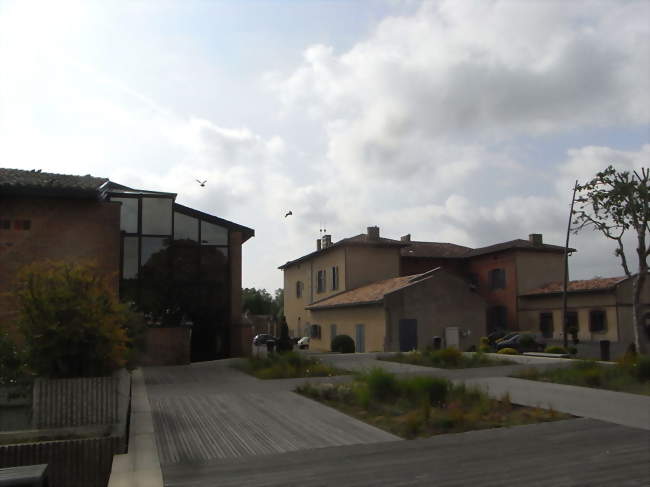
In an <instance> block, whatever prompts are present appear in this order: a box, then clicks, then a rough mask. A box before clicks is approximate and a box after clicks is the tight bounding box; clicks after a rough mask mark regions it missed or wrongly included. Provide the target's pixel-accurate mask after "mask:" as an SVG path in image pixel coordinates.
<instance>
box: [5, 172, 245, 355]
mask: <svg viewBox="0 0 650 487" xmlns="http://www.w3.org/2000/svg"><path fill="white" fill-rule="evenodd" d="M175 200H176V194H175V193H164V192H157V191H147V190H138V189H133V188H129V187H126V186H123V185H120V184H117V183H114V182H112V181H109V180H108V179H105V178H97V177H92V176H71V175H61V174H51V173H43V172H40V171H23V170H18V169H2V168H0V327H5V328H7V327H9V326H10V324H11V321H12V319H13V317H14V316H15V309H13V308H12V303H11V301H10V298H9V297H8V295H7V292H8V291H9V290H10V289H11V286H12V281H13V279H14V276H15V275H16V273H17V272H18V271H19V270H20V268H22V267H23V266H24V265H26V264H29V263H31V262H34V261H36V260H41V259H42V260H45V259H50V260H73V261H75V262H79V261H89V262H93V263H94V264H95V265H97V266H98V268H99V270H100V271H101V272H102V273H103V274H104V276H105V277H106V278H107V279H108V281H109V283H110V286H111V288H112V289H113V290H114V292H115V293H116V294H119V296H120V298H121V299H123V300H127V301H132V302H135V303H136V304H137V305H138V307H139V308H140V309H142V310H143V311H145V312H147V313H148V315H149V316H150V319H151V320H152V321H153V322H155V323H156V324H159V325H165V326H167V325H171V326H173V325H178V324H179V322H180V321H183V322H184V323H185V324H189V323H191V324H193V326H192V338H191V341H192V344H191V358H192V360H208V359H212V358H217V357H224V356H230V355H238V354H241V353H242V352H243V351H245V350H247V349H248V347H247V344H248V341H249V339H250V337H249V336H248V335H250V333H249V332H250V330H247V328H246V327H244V326H242V323H241V314H240V309H241V246H242V244H243V243H244V242H245V241H246V240H248V239H249V238H251V237H252V236H253V235H254V231H253V230H252V229H250V228H248V227H245V226H242V225H238V224H236V223H233V222H231V221H228V220H224V219H222V218H219V217H216V216H214V215H210V214H207V213H203V212H200V211H197V210H194V209H192V208H189V207H186V206H183V205H180V204H178V203H176V201H175ZM165 345H169V346H172V345H173V344H166V343H157V344H156V346H157V347H162V348H161V350H162V349H164V346H165ZM172 348H173V347H172ZM161 353H162V351H161Z"/></svg>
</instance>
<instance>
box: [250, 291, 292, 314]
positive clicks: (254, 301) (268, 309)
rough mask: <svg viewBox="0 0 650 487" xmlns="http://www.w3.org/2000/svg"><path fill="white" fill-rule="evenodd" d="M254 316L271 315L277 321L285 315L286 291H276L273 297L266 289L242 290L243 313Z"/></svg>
mask: <svg viewBox="0 0 650 487" xmlns="http://www.w3.org/2000/svg"><path fill="white" fill-rule="evenodd" d="M246 310H248V312H249V313H251V314H254V315H270V316H273V317H275V318H277V319H280V317H281V316H282V315H283V314H284V290H283V289H276V290H275V293H274V295H273V296H271V294H270V293H269V292H268V291H267V290H266V289H255V288H254V287H251V288H244V289H242V311H244V312H245V311H246Z"/></svg>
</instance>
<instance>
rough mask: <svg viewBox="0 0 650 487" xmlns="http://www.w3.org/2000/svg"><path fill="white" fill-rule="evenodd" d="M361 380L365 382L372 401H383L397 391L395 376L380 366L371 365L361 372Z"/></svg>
mask: <svg viewBox="0 0 650 487" xmlns="http://www.w3.org/2000/svg"><path fill="white" fill-rule="evenodd" d="M361 380H362V381H363V382H365V383H366V384H367V386H368V393H369V394H370V400H372V401H385V400H388V399H390V398H394V397H395V396H397V395H398V393H399V390H398V387H397V380H396V379H395V376H394V375H393V374H391V373H390V372H386V371H385V370H384V369H382V368H380V367H373V368H372V369H370V371H368V372H367V373H365V374H362V378H361Z"/></svg>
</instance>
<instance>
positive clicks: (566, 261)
mask: <svg viewBox="0 0 650 487" xmlns="http://www.w3.org/2000/svg"><path fill="white" fill-rule="evenodd" d="M577 189H578V180H577V179H576V183H575V184H574V185H573V197H572V198H571V211H570V212H569V223H568V225H567V228H566V243H565V244H564V287H563V290H562V323H563V327H562V332H563V335H564V348H565V349H566V348H567V347H568V346H569V337H568V334H567V331H568V328H569V327H568V323H567V314H566V301H567V287H568V286H569V235H570V234H571V220H573V205H574V203H575V202H576V191H577Z"/></svg>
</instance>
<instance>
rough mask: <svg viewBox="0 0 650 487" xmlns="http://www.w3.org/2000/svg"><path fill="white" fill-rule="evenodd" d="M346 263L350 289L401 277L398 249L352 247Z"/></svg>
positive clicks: (349, 248) (348, 250) (347, 280)
mask: <svg viewBox="0 0 650 487" xmlns="http://www.w3.org/2000/svg"><path fill="white" fill-rule="evenodd" d="M346 261H347V269H348V273H347V275H346V282H347V288H348V289H355V288H357V287H359V286H363V285H365V284H370V283H371V282H375V281H381V280H382V279H389V278H391V277H397V276H399V265H400V264H399V263H400V253H399V248H396V247H362V246H351V247H348V248H347V259H346Z"/></svg>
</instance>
